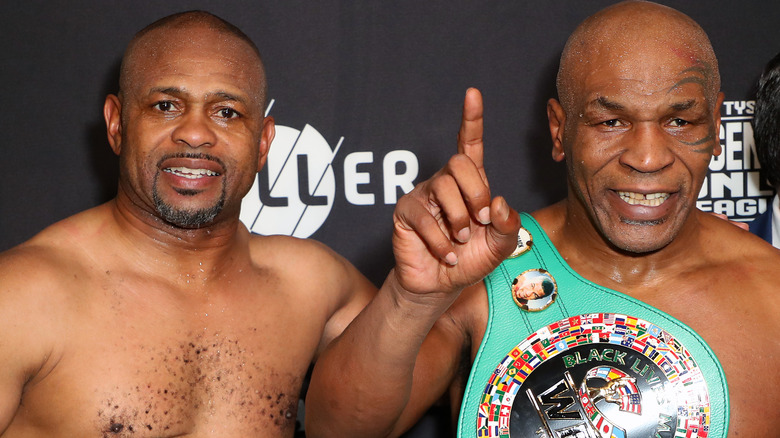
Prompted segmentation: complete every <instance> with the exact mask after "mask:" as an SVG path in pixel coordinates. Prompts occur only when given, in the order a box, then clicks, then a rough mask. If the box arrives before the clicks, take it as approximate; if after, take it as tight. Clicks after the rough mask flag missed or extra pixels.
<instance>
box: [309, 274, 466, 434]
mask: <svg viewBox="0 0 780 438" xmlns="http://www.w3.org/2000/svg"><path fill="white" fill-rule="evenodd" d="M453 299H454V296H453V295H452V294H442V295H439V296H434V295H429V296H426V297H422V298H420V299H410V298H409V297H408V296H407V295H406V294H405V293H404V291H403V290H402V289H401V288H400V286H399V285H398V282H397V281H396V279H395V275H394V273H391V274H390V276H388V279H387V281H386V282H385V284H384V285H383V286H382V289H380V291H379V293H378V294H377V295H376V297H375V298H374V299H373V301H372V302H371V303H369V304H368V306H366V308H365V309H364V310H363V311H362V312H361V313H360V314H359V315H358V316H357V317H356V318H355V320H354V321H353V322H352V323H351V324H350V325H349V327H347V329H346V330H345V331H344V333H342V335H341V336H339V337H338V338H337V339H336V340H334V341H333V342H332V343H331V345H330V346H328V348H327V349H326V350H325V352H323V354H322V355H321V356H320V358H319V360H318V361H317V364H316V366H315V368H314V372H313V375H312V380H311V384H310V386H309V391H308V395H307V400H306V431H307V435H309V436H313V437H327V436H339V437H341V436H361V437H374V436H377V437H381V436H389V435H391V434H394V433H393V430H394V429H395V428H396V426H397V421H398V419H399V418H400V416H401V414H402V412H403V410H404V408H405V407H406V405H407V402H408V400H409V396H410V392H411V388H412V379H413V375H414V367H415V363H416V359H417V355H418V353H419V351H420V346H421V345H422V343H423V340H424V339H425V337H426V335H427V334H428V332H429V331H430V329H431V327H432V326H433V325H434V324H435V322H436V320H437V319H438V318H439V316H440V315H441V313H442V312H444V311H445V310H446V309H447V307H448V306H449V305H450V304H451V302H452V300H453Z"/></svg>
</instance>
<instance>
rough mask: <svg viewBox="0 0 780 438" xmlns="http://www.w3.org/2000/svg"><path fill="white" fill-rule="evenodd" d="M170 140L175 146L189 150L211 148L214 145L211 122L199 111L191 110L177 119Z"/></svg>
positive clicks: (214, 135) (214, 138)
mask: <svg viewBox="0 0 780 438" xmlns="http://www.w3.org/2000/svg"><path fill="white" fill-rule="evenodd" d="M172 139H173V141H174V142H175V143H177V144H183V145H186V146H189V147H191V148H200V147H211V146H214V144H215V143H216V140H217V137H216V133H215V132H214V126H213V121H212V120H211V118H210V117H208V115H207V114H205V113H203V112H202V111H199V110H191V111H188V112H187V113H185V114H183V115H182V116H181V117H180V118H179V123H178V125H177V126H176V129H174V130H173V133H172Z"/></svg>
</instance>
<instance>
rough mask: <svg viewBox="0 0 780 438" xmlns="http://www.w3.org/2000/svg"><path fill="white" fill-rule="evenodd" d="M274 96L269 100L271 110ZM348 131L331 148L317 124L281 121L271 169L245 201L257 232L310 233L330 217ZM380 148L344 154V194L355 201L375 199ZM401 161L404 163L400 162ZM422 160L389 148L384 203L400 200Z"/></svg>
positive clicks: (245, 216)
mask: <svg viewBox="0 0 780 438" xmlns="http://www.w3.org/2000/svg"><path fill="white" fill-rule="evenodd" d="M273 104H274V101H273V100H272V101H271V102H270V103H269V106H268V109H267V110H266V115H267V114H268V113H269V112H270V111H271V107H273ZM343 141H344V137H341V138H340V139H339V141H338V144H336V147H335V148H333V149H331V147H330V145H329V144H328V142H327V140H325V138H324V137H323V136H322V134H320V133H319V132H317V130H316V129H314V128H313V127H312V126H311V125H308V124H307V125H305V126H304V127H303V129H302V130H300V131H299V130H297V129H294V128H290V127H287V126H280V125H276V137H275V138H274V141H273V144H272V145H271V149H270V151H269V153H268V160H267V161H266V165H265V169H264V171H263V172H261V173H259V174H258V176H257V177H256V178H255V183H254V185H252V188H251V189H250V190H249V193H247V195H246V196H245V197H244V199H243V201H242V203H241V216H240V218H241V221H242V222H243V223H244V224H245V225H246V226H247V228H249V230H250V231H251V232H253V233H256V234H263V235H273V234H282V235H288V236H294V237H300V238H306V237H309V236H311V235H312V234H314V232H316V231H317V230H318V229H319V228H320V227H321V226H322V224H324V223H325V220H327V218H328V216H329V215H330V212H331V210H332V208H333V202H334V199H335V196H336V177H335V174H334V172H333V166H332V164H333V160H334V159H335V158H336V156H337V154H338V151H339V149H340V148H341V144H342V142H343ZM373 163H374V153H373V152H370V151H359V152H353V153H351V154H348V155H347V156H346V157H344V160H343V167H344V179H343V183H344V197H345V199H346V201H347V202H349V203H350V204H353V205H375V204H376V196H375V194H374V193H370V192H366V187H367V186H368V184H369V183H370V182H371V177H372V175H377V174H378V171H373V172H372V171H371V170H370V169H369V170H362V171H360V170H358V166H363V167H364V168H365V167H369V168H372V165H373ZM399 164H400V166H399ZM418 169H419V165H418V162H417V156H416V155H414V153H412V152H410V151H406V150H395V151H390V152H388V153H387V154H386V155H385V157H384V159H383V161H382V167H381V171H382V173H381V175H382V180H383V184H382V189H383V191H384V197H383V199H384V203H385V204H395V203H396V201H397V198H398V196H397V189H398V188H400V189H401V190H402V191H403V193H408V192H409V191H411V190H412V188H413V187H414V179H415V178H417V173H418Z"/></svg>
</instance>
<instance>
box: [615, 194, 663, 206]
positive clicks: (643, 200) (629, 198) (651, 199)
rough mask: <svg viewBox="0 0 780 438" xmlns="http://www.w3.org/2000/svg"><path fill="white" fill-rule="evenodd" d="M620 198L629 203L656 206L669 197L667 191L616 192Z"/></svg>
mask: <svg viewBox="0 0 780 438" xmlns="http://www.w3.org/2000/svg"><path fill="white" fill-rule="evenodd" d="M618 195H620V199H622V200H623V201H625V202H626V203H627V204H629V205H644V206H647V207H657V206H659V205H661V204H663V203H664V201H666V200H667V199H669V194H668V193H648V194H646V195H645V194H642V193H634V192H618Z"/></svg>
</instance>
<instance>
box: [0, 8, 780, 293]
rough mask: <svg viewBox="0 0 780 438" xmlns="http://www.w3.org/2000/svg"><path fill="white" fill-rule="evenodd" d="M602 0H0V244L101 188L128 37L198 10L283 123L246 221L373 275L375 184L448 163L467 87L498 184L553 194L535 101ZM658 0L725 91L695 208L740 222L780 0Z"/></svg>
mask: <svg viewBox="0 0 780 438" xmlns="http://www.w3.org/2000/svg"><path fill="white" fill-rule="evenodd" d="M611 3H612V2H610V1H601V0H591V1H582V0H559V1H554V2H550V1H545V0H526V1H512V2H509V1H504V2H496V1H486V2H467V1H446V2H445V1H433V2H418V1H398V2H383V1H378V0H366V1H360V2H353V1H322V2H306V1H300V0H295V1H284V2H265V1H224V2H209V1H200V0H199V1H195V0H193V1H187V0H168V1H166V2H130V1H103V0H100V1H98V0H89V1H87V0H84V1H78V2H48V1H41V0H38V1H29V2H13V3H11V2H5V3H4V4H2V6H0V41H2V46H0V75H1V76H0V77H2V81H0V133H1V134H2V137H0V150H2V160H1V161H2V168H1V170H2V171H1V172H0V250H4V249H7V248H10V247H11V246H13V245H16V244H18V243H20V242H22V241H24V240H26V239H28V238H30V237H31V236H32V235H33V234H34V233H36V232H37V231H38V230H40V229H42V228H43V227H45V226H46V225H48V224H51V223H53V222H54V221H57V220H59V219H62V218H64V217H67V216H69V215H71V214H74V213H76V212H78V211H81V210H83V209H86V208H89V207H91V206H94V205H97V204H99V203H102V202H105V201H106V200H108V199H110V198H111V197H112V196H113V194H114V192H115V190H116V178H117V172H116V165H117V160H116V158H115V157H114V156H113V155H112V154H111V152H110V149H109V148H108V145H107V142H106V135H105V129H104V125H103V121H102V102H103V98H104V96H105V94H106V93H108V92H114V91H115V90H116V82H117V74H118V67H119V60H120V57H121V54H122V51H123V49H124V46H125V45H126V43H127V42H128V41H129V39H130V38H131V36H132V35H133V34H134V33H135V32H136V31H137V30H139V29H140V28H142V27H143V26H145V25H146V24H148V23H150V22H152V21H154V20H156V19H157V18H160V17H162V16H164V15H167V14H170V13H174V12H178V11H183V10H189V9H206V10H209V11H211V12H213V13H215V14H217V15H219V16H221V17H223V18H225V19H227V20H228V21H231V22H232V23H234V24H236V25H237V26H239V27H240V28H242V29H243V30H244V31H245V32H246V33H247V34H248V35H249V36H250V37H251V38H252V39H253V40H254V41H255V42H256V43H257V45H258V46H259V47H260V50H261V52H262V54H263V57H264V59H265V62H266V67H267V70H268V77H269V84H270V97H271V98H272V99H274V103H273V106H272V108H271V110H270V113H271V114H272V115H274V116H275V118H276V122H277V124H278V125H279V126H281V127H282V128H281V135H280V137H279V139H278V140H277V142H275V143H274V145H273V146H272V150H274V148H276V149H277V150H278V152H279V154H280V155H279V156H278V157H271V158H269V166H272V167H274V168H275V169H276V170H272V171H271V173H270V174H261V175H260V176H259V178H258V180H259V186H258V187H259V188H258V189H257V190H253V192H251V193H250V195H249V196H248V199H247V200H246V201H245V202H247V204H246V208H245V212H246V217H244V216H242V218H243V219H244V220H245V222H249V223H248V224H247V225H250V226H251V225H252V224H253V223H254V218H255V217H257V216H258V215H257V213H258V212H262V211H265V214H266V215H267V216H260V219H259V220H258V221H257V224H255V226H257V227H259V228H253V230H255V231H262V232H283V233H287V234H290V233H291V231H290V230H289V229H288V228H286V227H287V225H288V224H289V223H290V222H292V223H296V224H299V227H298V228H296V230H297V231H296V233H297V235H301V236H308V235H309V234H311V237H312V238H315V239H317V240H320V241H323V242H325V243H326V244H328V245H329V246H331V247H332V248H334V249H335V250H336V251H337V252H339V253H341V254H343V255H344V256H346V257H347V258H348V259H349V260H351V261H352V262H353V263H354V264H355V265H356V266H357V267H358V268H359V269H360V270H361V271H363V272H364V273H365V274H366V275H367V276H368V277H369V278H370V279H371V280H372V281H374V282H375V283H380V282H381V281H382V279H383V278H384V276H385V274H386V273H387V271H388V269H389V268H390V266H391V265H392V253H391V248H390V232H391V228H392V221H391V214H392V210H393V206H394V205H393V204H394V202H395V198H396V196H397V195H399V194H400V193H401V192H402V191H403V190H405V189H404V188H403V187H404V185H403V184H400V186H401V187H400V188H397V187H395V186H392V185H391V186H390V187H389V188H387V189H386V188H385V183H387V182H388V181H389V182H393V181H400V182H404V181H406V182H410V181H411V180H414V181H421V180H423V179H425V178H427V177H428V176H430V175H431V174H432V173H433V172H434V171H435V170H436V169H438V168H439V167H440V166H441V165H442V164H444V163H445V161H446V159H447V158H448V157H449V156H450V154H451V153H452V152H453V150H454V148H455V136H456V133H457V129H458V124H459V118H460V109H461V105H462V98H463V94H464V92H465V90H466V88H467V87H469V86H476V87H478V88H480V89H481V90H482V91H483V94H484V99H485V117H486V122H485V126H486V135H485V137H486V142H487V145H486V147H487V149H486V167H487V170H488V176H489V177H490V180H491V185H492V188H493V191H494V194H502V195H504V196H505V197H506V198H507V199H508V200H509V202H510V203H511V204H512V205H513V206H515V207H516V208H518V209H521V210H527V211H531V210H534V209H537V208H539V207H542V206H544V205H547V204H550V203H552V202H554V201H556V200H558V199H560V198H562V197H563V196H564V195H565V183H564V178H565V177H564V169H563V166H562V165H560V164H556V163H554V162H552V160H551V159H550V146H551V143H550V140H549V134H548V132H547V127H546V126H547V125H546V116H545V102H546V100H547V99H548V98H549V97H552V96H554V79H555V72H556V70H557V65H558V56H559V53H560V50H561V49H562V47H563V44H564V42H565V40H566V37H567V36H568V34H569V33H570V32H571V31H572V30H573V28H574V27H575V26H576V24H577V23H579V22H580V21H581V20H582V19H584V18H585V17H586V16H587V15H589V14H591V13H593V12H595V11H596V10H599V9H601V8H603V7H604V6H606V5H608V4H611ZM665 4H668V5H670V6H673V7H675V8H677V9H680V10H681V11H683V12H685V13H687V14H688V15H690V16H691V17H692V18H694V19H695V20H696V21H698V22H699V23H700V24H701V25H702V26H703V27H704V29H705V30H706V31H707V32H708V34H709V36H710V39H711V40H712V43H713V46H714V47H715V51H716V54H717V55H718V58H719V61H720V67H721V74H722V81H723V87H722V88H723V90H724V91H725V93H726V100H727V101H728V102H727V104H726V105H724V107H723V109H722V114H723V116H724V123H723V128H722V131H721V138H722V143H723V144H724V147H725V148H726V153H725V154H724V157H722V158H721V159H720V160H717V161H715V162H713V164H712V165H711V168H712V169H713V171H714V172H713V175H711V176H710V177H709V178H708V183H707V184H706V185H705V187H706V188H707V190H706V193H704V192H703V194H704V195H705V196H704V197H703V198H702V203H701V204H700V205H701V206H702V208H703V209H715V210H718V211H721V212H725V213H727V214H729V215H730V216H731V217H733V218H736V219H741V220H744V219H749V218H751V217H752V216H754V215H755V214H756V213H757V212H758V211H763V209H765V208H766V203H765V199H766V197H767V196H768V195H769V194H770V192H769V191H767V190H766V189H767V187H766V186H765V185H764V184H759V183H758V181H759V179H758V172H757V171H756V169H757V167H758V166H757V163H756V162H755V159H754V156H753V154H752V153H751V150H752V135H751V132H750V125H749V119H750V115H751V110H752V102H750V101H751V99H752V98H753V97H752V96H753V90H754V84H755V81H756V79H757V78H758V76H759V74H760V72H761V69H762V67H763V65H764V63H765V62H766V61H768V60H769V59H770V58H771V57H772V56H773V55H774V54H775V53H777V51H778V50H780V26H778V25H777V23H778V21H780V20H779V19H780V3H774V2H763V1H758V0H750V1H733V0H713V1H708V2H701V1H695V0H686V1H668V2H665ZM299 131H300V132H302V133H303V134H304V135H301V137H300V139H299V140H298V142H297V143H296V142H295V138H296V136H297V135H298V134H299ZM293 145H295V149H292V150H291V148H292V147H293ZM325 146H327V147H328V149H325V148H324V147H325ZM337 147H338V149H337V150H336V152H335V156H333V157H332V160H331V159H330V158H329V157H328V155H329V154H332V153H331V152H330V151H331V150H335V149H336V148H337ZM398 151H408V152H398ZM288 156H289V159H287V160H286V161H285V158H287V157H288ZM301 157H303V158H304V159H303V160H302V159H301ZM329 163H330V166H327V165H328V164H329ZM296 166H297V167H296ZM307 166H308V167H307ZM280 169H282V170H280ZM298 170H301V172H297V171H298ZM415 170H417V173H416V175H417V176H416V178H414V176H415V172H414V171H415ZM296 173H297V174H296ZM280 175H281V176H280ZM345 175H346V176H345ZM394 175H400V176H394ZM404 175H405V176H404ZM277 177H278V178H277ZM277 180H278V182H279V185H278V186H275V185H274V182H276V181H277ZM269 187H273V188H271V189H270V192H269V190H268V189H269ZM307 189H308V190H307ZM372 195H373V196H372ZM280 200H282V201H280ZM279 202H282V203H284V202H287V204H288V206H287V207H286V209H287V210H288V211H287V212H285V211H284V210H285V207H274V205H275V204H276V203H279ZM261 203H262V204H263V205H264V207H263V209H264V210H260V204H261ZM294 204H296V205H297V208H298V209H297V210H296V209H295V207H296V205H294ZM298 204H299V205H298ZM274 212H276V213H274ZM277 213H278V214H277ZM246 218H249V219H246ZM291 219H293V220H291ZM274 220H276V221H278V222H279V225H278V226H275V225H274V224H273V221H274ZM269 224H270V225H269ZM260 225H263V226H265V228H263V229H260ZM312 233H313V234H312Z"/></svg>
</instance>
